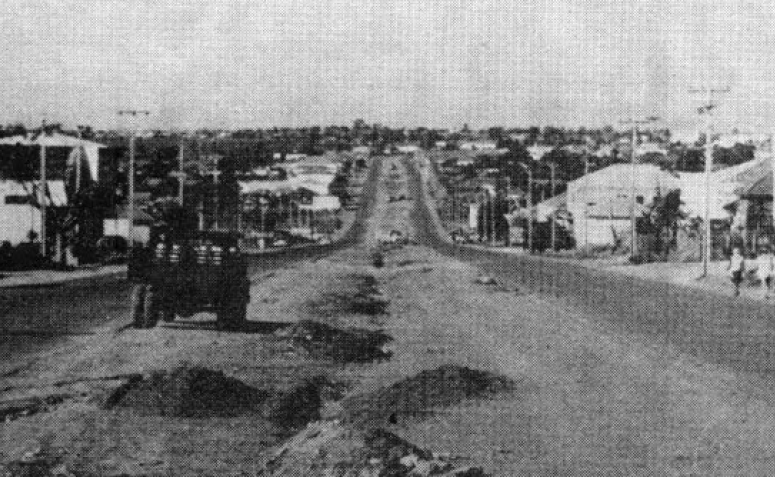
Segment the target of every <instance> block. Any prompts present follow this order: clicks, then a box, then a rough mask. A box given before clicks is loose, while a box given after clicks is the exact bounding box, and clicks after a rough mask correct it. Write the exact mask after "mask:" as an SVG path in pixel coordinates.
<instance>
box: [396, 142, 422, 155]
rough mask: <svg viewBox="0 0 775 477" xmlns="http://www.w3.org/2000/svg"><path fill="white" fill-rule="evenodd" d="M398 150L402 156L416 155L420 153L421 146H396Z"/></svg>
mask: <svg viewBox="0 0 775 477" xmlns="http://www.w3.org/2000/svg"><path fill="white" fill-rule="evenodd" d="M396 149H398V152H400V153H401V154H414V153H415V152H420V146H417V145H415V144H402V145H400V146H396Z"/></svg>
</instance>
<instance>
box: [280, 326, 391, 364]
mask: <svg viewBox="0 0 775 477" xmlns="http://www.w3.org/2000/svg"><path fill="white" fill-rule="evenodd" d="M275 334H276V335H277V336H280V337H284V338H288V339H290V340H291V342H292V343H293V345H294V347H297V348H301V349H303V350H305V351H306V352H307V353H309V355H310V356H311V357H313V358H318V359H332V360H334V361H337V362H341V363H357V362H366V361H375V360H383V359H388V358H390V356H391V353H390V352H389V351H386V350H385V349H384V346H385V345H386V344H387V343H389V342H390V341H391V340H392V338H391V337H390V336H388V335H387V334H385V333H383V332H381V331H369V330H364V329H359V328H348V329H346V330H345V329H339V328H334V327H333V326H329V325H326V324H324V323H318V322H316V321H311V320H303V321H300V322H298V323H296V324H294V325H292V326H289V327H287V328H283V329H281V330H278V331H277V332H276V333H275Z"/></svg>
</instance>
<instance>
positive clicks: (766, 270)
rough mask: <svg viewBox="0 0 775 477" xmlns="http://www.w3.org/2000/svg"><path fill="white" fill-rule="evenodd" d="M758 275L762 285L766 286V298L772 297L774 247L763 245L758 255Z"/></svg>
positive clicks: (774, 263)
mask: <svg viewBox="0 0 775 477" xmlns="http://www.w3.org/2000/svg"><path fill="white" fill-rule="evenodd" d="M756 276H757V277H758V278H759V281H760V283H761V287H762V288H764V299H765V300H769V299H770V293H771V292H772V279H773V276H775V257H773V255H772V249H771V248H770V247H769V246H766V247H763V248H762V249H761V250H760V252H759V254H758V255H757V256H756Z"/></svg>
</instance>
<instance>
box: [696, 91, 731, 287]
mask: <svg viewBox="0 0 775 477" xmlns="http://www.w3.org/2000/svg"><path fill="white" fill-rule="evenodd" d="M689 92H690V93H693V94H704V95H705V102H704V103H703V104H702V105H701V106H700V107H699V108H697V112H698V113H699V114H705V213H704V222H705V234H704V235H705V236H704V239H705V240H704V242H705V253H704V254H703V255H702V275H701V278H702V277H707V276H708V263H709V262H710V256H711V253H712V250H711V245H712V244H711V232H712V228H711V224H710V203H711V200H710V196H711V193H712V189H711V186H710V175H711V172H712V170H713V141H712V138H711V134H712V132H713V131H712V129H713V123H712V119H711V118H712V113H713V109H715V108H716V107H717V106H718V104H716V103H715V102H714V101H713V95H715V94H719V93H728V92H729V88H718V89H714V88H710V87H704V88H695V89H690V90H689Z"/></svg>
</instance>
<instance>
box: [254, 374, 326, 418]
mask: <svg viewBox="0 0 775 477" xmlns="http://www.w3.org/2000/svg"><path fill="white" fill-rule="evenodd" d="M321 384H323V383H320V382H316V381H310V382H307V383H304V384H302V385H300V386H297V387H295V388H293V389H291V390H290V391H287V392H284V393H280V394H275V395H274V396H272V397H271V398H269V399H268V400H267V406H266V408H267V410H266V413H265V414H266V416H267V418H268V419H269V420H270V421H272V422H273V423H275V424H278V425H280V426H281V427H284V428H287V429H298V428H299V427H301V426H304V425H305V424H307V423H308V422H310V421H316V420H318V419H320V408H321V407H322V406H323V401H322V399H321V397H320V388H321Z"/></svg>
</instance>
